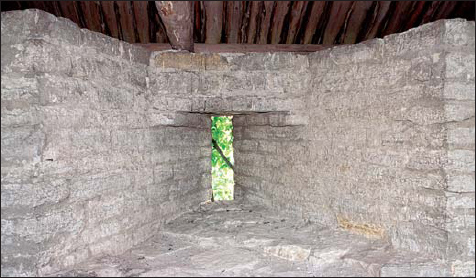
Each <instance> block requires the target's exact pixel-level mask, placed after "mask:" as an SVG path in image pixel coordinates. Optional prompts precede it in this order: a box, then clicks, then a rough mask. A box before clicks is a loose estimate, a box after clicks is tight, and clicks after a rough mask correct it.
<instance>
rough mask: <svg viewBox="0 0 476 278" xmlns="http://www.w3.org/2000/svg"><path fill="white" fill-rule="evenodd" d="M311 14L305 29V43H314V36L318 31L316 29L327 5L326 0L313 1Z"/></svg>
mask: <svg viewBox="0 0 476 278" xmlns="http://www.w3.org/2000/svg"><path fill="white" fill-rule="evenodd" d="M310 5H312V8H311V14H310V15H309V20H308V22H307V24H306V29H305V30H304V39H303V42H302V43H304V44H310V43H312V38H313V37H314V34H315V33H316V29H317V27H318V25H319V22H320V20H321V18H322V16H323V13H324V9H325V7H326V1H313V2H311V4H310Z"/></svg>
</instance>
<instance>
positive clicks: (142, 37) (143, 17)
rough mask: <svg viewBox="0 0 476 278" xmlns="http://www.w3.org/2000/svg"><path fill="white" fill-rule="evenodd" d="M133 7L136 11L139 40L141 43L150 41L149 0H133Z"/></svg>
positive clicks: (135, 17)
mask: <svg viewBox="0 0 476 278" xmlns="http://www.w3.org/2000/svg"><path fill="white" fill-rule="evenodd" d="M131 3H132V8H133V11H134V19H135V20H136V26H137V33H138V34H139V41H140V42H141V43H149V42H150V29H149V14H148V10H147V6H148V4H149V2H147V1H132V2H131Z"/></svg>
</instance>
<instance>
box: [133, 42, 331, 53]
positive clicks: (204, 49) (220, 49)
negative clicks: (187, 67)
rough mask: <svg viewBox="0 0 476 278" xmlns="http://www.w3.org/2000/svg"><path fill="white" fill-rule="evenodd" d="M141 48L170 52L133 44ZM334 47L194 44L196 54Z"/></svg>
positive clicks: (159, 45) (161, 45) (161, 47)
mask: <svg viewBox="0 0 476 278" xmlns="http://www.w3.org/2000/svg"><path fill="white" fill-rule="evenodd" d="M135 45H138V46H142V47H144V48H146V49H148V50H149V51H164V50H170V49H171V46H170V44H165V43H149V44H135ZM333 46H334V45H320V44H243V43H236V44H228V43H227V44H223V43H222V44H207V43H196V44H194V51H195V52H196V53H249V52H295V53H303V54H305V53H311V52H316V51H320V50H324V49H327V48H329V47H333Z"/></svg>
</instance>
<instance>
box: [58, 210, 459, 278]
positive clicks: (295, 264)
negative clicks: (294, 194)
mask: <svg viewBox="0 0 476 278" xmlns="http://www.w3.org/2000/svg"><path fill="white" fill-rule="evenodd" d="M449 275H450V272H449V269H448V267H447V266H446V265H445V264H444V263H442V262H438V261H435V260H432V259H431V258H426V257H424V256H421V255H420V254H415V253H408V252H403V251H397V250H394V249H393V248H392V247H391V246H390V245H389V244H388V243H387V242H385V241H382V240H377V239H369V238H366V237H363V236H361V235H356V234H352V233H349V232H347V231H344V230H339V229H327V228H324V227H322V226H320V225H317V224H313V223H308V222H305V221H303V220H300V219H298V218H290V217H283V216H279V215H276V214H273V213H271V212H270V211H267V210H265V209H262V208H259V207H255V206H247V205H243V204H239V203H232V202H224V203H223V202H222V203H211V204H207V205H204V206H202V207H201V208H200V209H199V210H197V211H196V212H193V213H189V214H185V215H183V216H182V217H180V218H178V219H176V220H174V221H172V222H170V223H168V224H167V225H166V227H165V229H164V230H163V231H162V232H161V233H160V234H157V235H153V236H152V238H151V239H150V240H148V241H147V242H144V243H143V244H141V245H139V246H137V247H135V248H134V249H132V250H130V251H128V252H126V253H125V254H123V255H121V256H103V257H100V258H95V259H93V260H90V261H88V262H85V263H83V264H81V265H78V266H76V267H75V268H74V269H70V270H66V271H63V272H61V273H56V274H55V275H54V276H126V277H127V276H129V277H130V276H141V277H153V276H156V277H157V276H311V277H312V276H314V277H316V276H317V277H319V276H361V277H372V276H382V277H384V276H449Z"/></svg>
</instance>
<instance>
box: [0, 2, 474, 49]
mask: <svg viewBox="0 0 476 278" xmlns="http://www.w3.org/2000/svg"><path fill="white" fill-rule="evenodd" d="M171 3H173V4H171ZM29 8H36V9H41V10H45V11H47V12H49V13H52V14H55V15H56V16H61V17H66V18H69V19H71V20H72V21H74V22H75V23H77V24H78V25H79V26H80V27H81V28H87V29H90V30H93V31H96V32H101V33H104V34H106V35H109V36H112V37H115V38H118V39H121V40H124V41H127V42H129V43H141V44H156V43H171V44H172V45H173V46H176V47H175V48H179V49H188V50H193V44H194V43H195V44H197V43H198V44H232V45H234V46H236V44H306V45H335V44H352V43H359V42H361V41H364V40H368V39H372V38H380V37H383V36H386V35H388V34H392V33H398V32H403V31H405V30H408V29H410V28H413V27H416V26H419V25H421V24H424V23H427V22H432V21H436V20H439V19H443V18H457V17H461V18H466V19H468V20H474V18H475V2H474V1H462V2H456V1H336V2H331V1H189V2H186V1H185V2H181V3H179V2H175V1H172V2H171V1H156V2H153V1H150V2H147V1H9V2H5V1H2V2H1V9H2V11H7V10H17V9H29ZM188 21H190V24H189V25H187V22H188ZM177 30H179V31H177ZM174 34H175V35H174ZM177 34H178V35H179V37H177ZM202 47H203V46H202ZM275 48H276V47H275ZM249 49H253V47H249Z"/></svg>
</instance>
